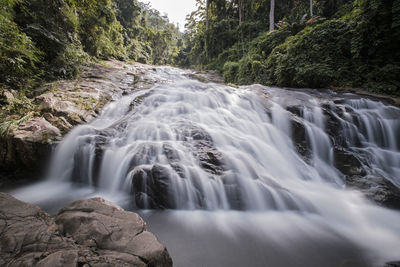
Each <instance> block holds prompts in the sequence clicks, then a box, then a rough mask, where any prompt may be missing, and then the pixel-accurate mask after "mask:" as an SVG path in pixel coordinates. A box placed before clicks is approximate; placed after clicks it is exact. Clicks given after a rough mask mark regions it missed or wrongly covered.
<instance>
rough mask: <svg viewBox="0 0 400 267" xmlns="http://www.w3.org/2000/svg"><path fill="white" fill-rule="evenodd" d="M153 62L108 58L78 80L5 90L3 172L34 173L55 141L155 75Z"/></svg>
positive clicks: (145, 85) (1, 145) (148, 83)
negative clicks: (25, 92)
mask: <svg viewBox="0 0 400 267" xmlns="http://www.w3.org/2000/svg"><path fill="white" fill-rule="evenodd" d="M147 72H154V70H153V68H152V67H151V66H147V65H141V64H135V65H131V64H127V63H122V62H119V61H107V62H106V63H105V64H103V65H93V66H91V67H86V68H85V69H84V71H83V72H82V75H81V77H79V78H78V79H76V80H61V81H57V82H54V83H49V84H46V85H44V86H43V87H40V88H39V89H37V90H36V91H35V92H34V93H33V94H32V96H29V97H26V96H24V95H21V94H19V93H17V92H13V91H3V92H2V100H3V104H2V106H1V110H0V112H1V115H2V116H1V119H0V123H1V124H0V130H1V134H0V148H1V149H0V173H7V175H8V176H10V175H11V178H12V179H14V177H17V178H18V177H21V176H25V175H26V174H27V173H28V174H29V175H30V176H32V175H36V174H38V173H39V171H40V170H42V169H43V168H44V167H45V163H46V162H47V159H48V157H49V155H50V154H51V149H52V146H53V144H55V143H57V142H58V141H59V140H61V139H62V137H63V135H65V134H66V133H68V131H69V130H70V129H71V128H72V127H74V126H76V125H79V124H81V123H87V122H90V121H91V120H92V119H93V118H95V117H96V116H97V115H98V114H99V113H100V110H101V109H102V107H104V105H106V104H107V103H109V102H110V101H112V100H113V99H115V98H116V97H119V96H121V95H124V94H128V93H130V92H131V91H133V90H138V89H143V88H148V87H150V86H152V84H153V81H150V80H148V79H147V78H146V77H145V76H144V74H145V73H147Z"/></svg>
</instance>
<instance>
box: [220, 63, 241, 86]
mask: <svg viewBox="0 0 400 267" xmlns="http://www.w3.org/2000/svg"><path fill="white" fill-rule="evenodd" d="M238 72H239V63H237V62H230V61H228V62H226V63H225V65H224V68H223V70H222V73H223V77H224V82H229V83H237V82H238V79H237V78H238Z"/></svg>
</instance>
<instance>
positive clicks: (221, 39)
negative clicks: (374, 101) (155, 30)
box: [186, 0, 400, 95]
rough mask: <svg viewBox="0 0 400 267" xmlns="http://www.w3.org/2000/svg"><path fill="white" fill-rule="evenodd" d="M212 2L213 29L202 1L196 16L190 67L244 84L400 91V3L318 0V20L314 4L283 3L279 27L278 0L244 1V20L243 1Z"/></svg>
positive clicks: (191, 30) (285, 0)
mask: <svg viewBox="0 0 400 267" xmlns="http://www.w3.org/2000/svg"><path fill="white" fill-rule="evenodd" d="M211 2H212V3H214V4H212V5H211V8H210V14H209V17H210V23H209V24H210V27H209V29H208V30H207V29H205V26H204V25H205V23H204V21H205V16H204V12H205V11H204V9H202V6H199V9H198V10H197V12H194V13H192V15H191V16H189V17H188V26H190V27H189V30H188V32H187V35H186V36H187V39H188V40H187V44H188V47H189V49H188V48H186V53H187V54H189V57H188V58H189V65H192V66H197V67H200V68H204V67H205V68H211V69H216V70H219V71H221V72H222V74H223V77H224V79H225V81H226V82H233V83H237V84H249V83H263V84H269V85H278V86H285V87H312V88H322V87H330V86H332V87H363V88H366V89H369V90H371V91H376V92H384V93H389V94H398V95H400V67H399V66H400V50H399V49H398V44H399V43H400V31H399V30H398V27H399V25H400V19H399V18H400V13H399V10H400V1H399V0H389V1H381V0H355V1H353V0H314V2H313V3H314V5H313V9H314V14H315V15H316V16H314V17H313V18H310V17H309V11H308V10H309V6H308V3H309V2H308V1H297V0H282V1H276V5H277V6H276V10H275V18H276V20H275V22H276V27H277V30H274V31H272V32H267V31H266V29H267V28H268V25H267V23H268V12H269V2H270V1H267V0H253V1H244V2H242V5H243V6H242V9H244V12H243V14H242V16H241V18H242V21H238V19H239V15H238V14H239V12H240V11H239V5H238V3H239V2H238V1H231V2H228V1H224V0H217V1H211ZM224 3H225V4H224ZM230 3H233V4H230ZM217 6H219V7H218V8H217ZM243 16H244V18H243ZM228 22H229V23H228Z"/></svg>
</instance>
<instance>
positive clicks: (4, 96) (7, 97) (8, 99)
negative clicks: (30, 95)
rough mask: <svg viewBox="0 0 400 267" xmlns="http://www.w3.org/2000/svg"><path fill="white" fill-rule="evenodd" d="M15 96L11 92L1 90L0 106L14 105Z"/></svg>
mask: <svg viewBox="0 0 400 267" xmlns="http://www.w3.org/2000/svg"><path fill="white" fill-rule="evenodd" d="M14 99H15V98H14V94H13V92H12V91H9V90H3V89H2V90H1V93H0V104H12V103H13V100H14Z"/></svg>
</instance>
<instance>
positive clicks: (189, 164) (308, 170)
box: [10, 67, 400, 267]
mask: <svg viewBox="0 0 400 267" xmlns="http://www.w3.org/2000/svg"><path fill="white" fill-rule="evenodd" d="M189 73H190V71H184V70H180V69H175V68H171V67H157V71H156V74H155V75H154V74H152V77H150V78H152V79H154V80H157V81H158V82H157V84H156V85H155V86H154V87H153V88H151V89H147V90H141V91H135V92H133V93H132V94H130V95H127V96H121V97H120V98H119V99H118V100H117V101H114V102H111V103H110V104H108V105H107V106H106V107H105V108H104V110H103V112H102V113H101V115H100V116H99V117H98V118H97V119H95V120H94V121H93V122H91V123H89V124H86V125H81V126H78V127H76V128H75V129H74V130H72V131H71V132H70V133H69V134H68V135H67V136H66V137H65V138H64V140H63V141H62V142H61V143H60V144H59V145H58V146H57V148H56V149H55V150H54V153H53V157H52V160H51V162H50V163H49V170H48V174H47V176H46V177H45V179H43V180H42V181H40V182H38V183H35V184H31V185H27V186H23V187H20V188H17V189H14V190H12V191H11V192H10V193H11V194H12V195H14V196H15V197H17V198H18V199H21V200H23V201H27V202H31V203H35V204H38V205H39V206H41V207H43V208H44V209H45V210H47V211H49V212H55V211H56V210H58V209H59V208H60V207H62V206H63V205H65V204H66V203H68V202H70V201H73V200H75V199H78V198H83V197H93V196H102V197H104V198H106V199H108V200H110V201H113V202H115V203H117V204H119V205H121V206H122V207H124V208H126V209H129V210H133V211H136V212H138V213H140V214H141V215H142V216H143V217H144V219H145V220H146V221H147V223H148V226H149V229H150V230H151V231H152V232H154V233H155V234H156V235H157V236H158V238H159V239H160V240H161V242H163V243H164V244H165V245H166V247H167V248H168V250H169V252H170V253H171V256H172V258H173V261H174V265H175V266H178V267H190V266H206V267H212V266H215V267H224V266H230V267H235V266H269V267H274V266H308V267H310V266H382V265H383V263H384V262H387V261H391V260H399V259H400V254H399V248H400V212H398V211H396V210H392V209H387V208H384V207H382V206H378V205H377V204H374V203H373V202H372V201H370V200H368V199H367V198H366V197H365V195H364V194H362V193H361V192H360V190H358V189H360V188H361V190H363V191H364V193H365V194H367V195H369V196H371V198H376V199H378V200H379V197H380V196H381V195H380V194H379V192H378V193H377V192H376V190H377V187H376V186H375V185H374V184H373V182H374V181H376V180H377V179H378V180H379V179H380V180H379V181H390V183H391V184H392V185H394V186H396V187H400V140H399V136H400V109H398V108H396V107H393V106H390V105H387V104H384V103H382V102H380V101H378V100H371V99H367V98H362V97H360V96H357V95H353V94H345V93H340V94H339V93H335V92H332V91H329V90H320V91H318V90H311V89H304V90H290V89H281V88H272V87H266V86H261V85H251V86H242V87H239V88H235V87H230V86H227V85H223V84H216V83H204V82H200V81H197V80H194V79H190V78H188V74H189ZM360 181H361V182H360ZM360 184H361V185H360ZM377 184H379V183H377ZM357 188H358V189H357ZM374 190H375V191H374Z"/></svg>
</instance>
